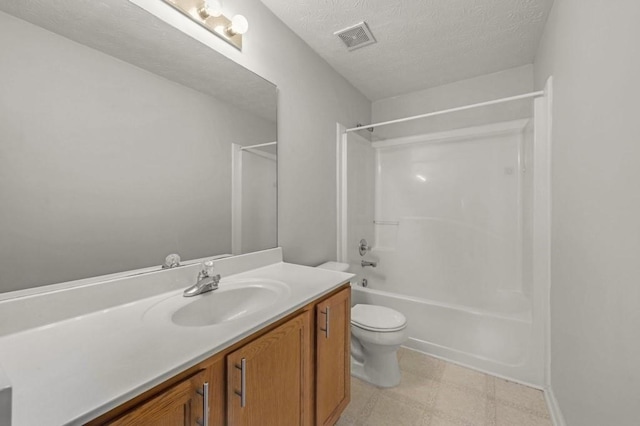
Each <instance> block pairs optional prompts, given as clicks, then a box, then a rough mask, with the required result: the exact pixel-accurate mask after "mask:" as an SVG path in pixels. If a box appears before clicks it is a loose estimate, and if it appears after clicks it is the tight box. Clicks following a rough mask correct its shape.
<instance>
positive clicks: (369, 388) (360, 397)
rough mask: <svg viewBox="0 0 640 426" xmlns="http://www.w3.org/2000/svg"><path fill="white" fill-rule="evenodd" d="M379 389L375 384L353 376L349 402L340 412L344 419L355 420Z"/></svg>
mask: <svg viewBox="0 0 640 426" xmlns="http://www.w3.org/2000/svg"><path fill="white" fill-rule="evenodd" d="M379 392H380V390H379V389H378V388H376V387H375V386H373V385H371V384H369V383H367V382H364V381H362V380H360V379H356V378H355V377H352V378H351V402H349V405H347V408H346V409H345V410H344V412H343V413H342V416H341V417H344V418H345V419H344V420H345V421H349V422H355V421H356V420H357V419H358V418H359V417H360V416H361V415H362V413H363V411H364V410H365V408H366V407H367V404H368V403H369V401H370V400H371V399H372V398H373V397H374V396H375V395H376V394H377V393H379Z"/></svg>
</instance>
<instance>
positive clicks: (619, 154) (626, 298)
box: [535, 0, 640, 426]
mask: <svg viewBox="0 0 640 426" xmlns="http://www.w3.org/2000/svg"><path fill="white" fill-rule="evenodd" d="M638 18H640V2H638V1H637V0H616V1H609V2H605V1H600V0H556V1H555V4H554V6H553V10H552V12H551V16H550V18H549V21H548V23H547V28H546V31H545V34H544V37H543V39H542V41H541V44H540V47H539V51H538V55H537V58H536V63H535V66H536V68H535V76H536V81H537V87H538V88H541V87H542V86H543V84H544V81H545V79H546V77H547V76H548V75H550V74H553V76H554V107H553V142H552V143H553V148H552V149H553V151H552V163H553V166H552V192H553V196H552V197H553V198H552V200H553V207H552V253H551V262H552V265H551V385H552V389H553V391H554V393H555V395H556V398H557V400H558V402H559V405H560V408H561V410H562V413H563V414H564V417H565V420H566V423H567V424H568V425H570V426H601V425H616V426H627V425H628V426H631V425H637V424H638V422H639V421H640V415H639V414H638V413H639V411H638V410H639V407H640V364H639V362H638V361H639V360H640V262H639V261H638V260H639V255H640V190H639V189H640V143H639V140H640V139H639V137H638V134H639V132H640V127H639V126H638V111H639V109H638V101H639V99H640V79H639V78H638V77H639V76H640V55H639V54H638V41H639V40H640V25H639V24H638Z"/></svg>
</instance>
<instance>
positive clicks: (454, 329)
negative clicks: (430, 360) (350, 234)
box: [352, 280, 539, 386]
mask: <svg viewBox="0 0 640 426" xmlns="http://www.w3.org/2000/svg"><path fill="white" fill-rule="evenodd" d="M372 287H373V288H372ZM352 291H353V293H352V305H355V304H358V303H366V304H375V305H382V306H387V307H390V308H392V309H395V310H397V311H399V312H402V313H403V314H404V315H405V316H406V318H407V322H408V325H407V328H408V331H409V340H408V342H407V343H406V344H405V345H404V346H406V347H408V348H411V349H415V350H418V351H421V352H424V353H427V354H430V355H433V356H436V357H439V358H442V359H445V360H448V361H452V362H455V363H458V364H462V365H466V366H469V367H471V368H474V369H476V370H480V371H484V372H487V373H490V374H493V375H497V376H501V377H505V378H508V379H511V380H515V381H519V382H522V383H526V384H530V385H533V386H536V385H539V383H538V380H537V379H536V377H537V376H536V372H535V371H534V370H533V368H532V362H531V361H532V360H531V359H530V357H531V353H532V351H531V348H530V347H529V345H530V344H531V343H530V342H531V341H532V333H533V328H532V323H531V321H530V320H524V319H521V318H517V317H516V318H511V317H508V316H501V315H495V314H493V313H491V312H483V311H481V310H477V309H473V308H467V307H463V306H455V305H447V304H443V303H438V302H434V301H430V300H426V299H421V298H417V297H411V296H405V295H400V294H394V293H390V292H387V291H381V290H376V289H375V282H373V283H372V282H371V280H369V285H368V287H367V288H364V287H362V286H360V285H359V284H355V283H352Z"/></svg>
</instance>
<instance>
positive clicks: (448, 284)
mask: <svg viewBox="0 0 640 426" xmlns="http://www.w3.org/2000/svg"><path fill="white" fill-rule="evenodd" d="M525 124H526V122H516V123H511V124H509V125H504V126H502V125H498V126H497V127H496V126H489V127H480V128H477V129H476V130H475V131H474V135H473V136H467V137H465V138H463V139H457V140H446V141H438V142H429V141H427V142H414V143H411V144H407V145H394V142H391V141H387V142H378V143H376V144H374V147H376V148H377V174H376V181H377V184H376V197H375V198H376V207H375V211H376V213H375V220H376V225H375V229H376V236H377V238H376V243H375V247H376V254H377V256H378V257H379V259H380V266H379V268H378V269H377V270H376V272H377V273H378V274H381V275H383V276H384V278H386V277H393V280H388V279H385V286H387V287H389V288H390V289H394V290H393V291H396V292H397V291H400V292H402V293H403V294H407V295H411V296H416V297H420V298H426V299H430V300H436V301H440V302H443V303H447V304H453V305H462V306H467V307H473V308H477V309H485V310H488V311H492V312H497V313H502V314H511V315H518V316H519V317H523V316H524V317H526V316H527V315H528V314H529V312H530V303H529V302H528V300H527V298H526V297H525V295H524V294H523V292H522V290H523V286H522V175H523V170H522V168H521V165H520V161H521V151H522V146H523V127H524V125H525ZM501 126H502V127H501ZM496 131H499V132H500V133H498V134H496ZM483 133H485V134H483ZM416 140H417V139H416Z"/></svg>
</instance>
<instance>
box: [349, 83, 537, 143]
mask: <svg viewBox="0 0 640 426" xmlns="http://www.w3.org/2000/svg"><path fill="white" fill-rule="evenodd" d="M543 95H544V90H539V91H537V92H531V93H524V94H522V95H517V96H510V97H508V98H502V99H495V100H493V101H487V102H481V103H478V104H471V105H465V106H461V107H457V108H450V109H444V110H442V111H435V112H429V113H427V114H420V115H414V116H412V117H405V118H398V119H396V120H390V121H382V122H380V123H373V124H369V125H368V126H358V127H352V128H350V129H347V130H345V131H344V132H345V133H349V132H355V131H357V130H365V129H372V128H374V127H382V126H386V125H388V124H396V123H403V122H405V121H412V120H417V119H419V118H427V117H433V116H435V115H442V114H449V113H451V112H457V111H464V110H467V109H472V108H478V107H483V106H488V105H495V104H501V103H504V102H511V101H517V100H519V99H527V98H537V97H538V96H543Z"/></svg>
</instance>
